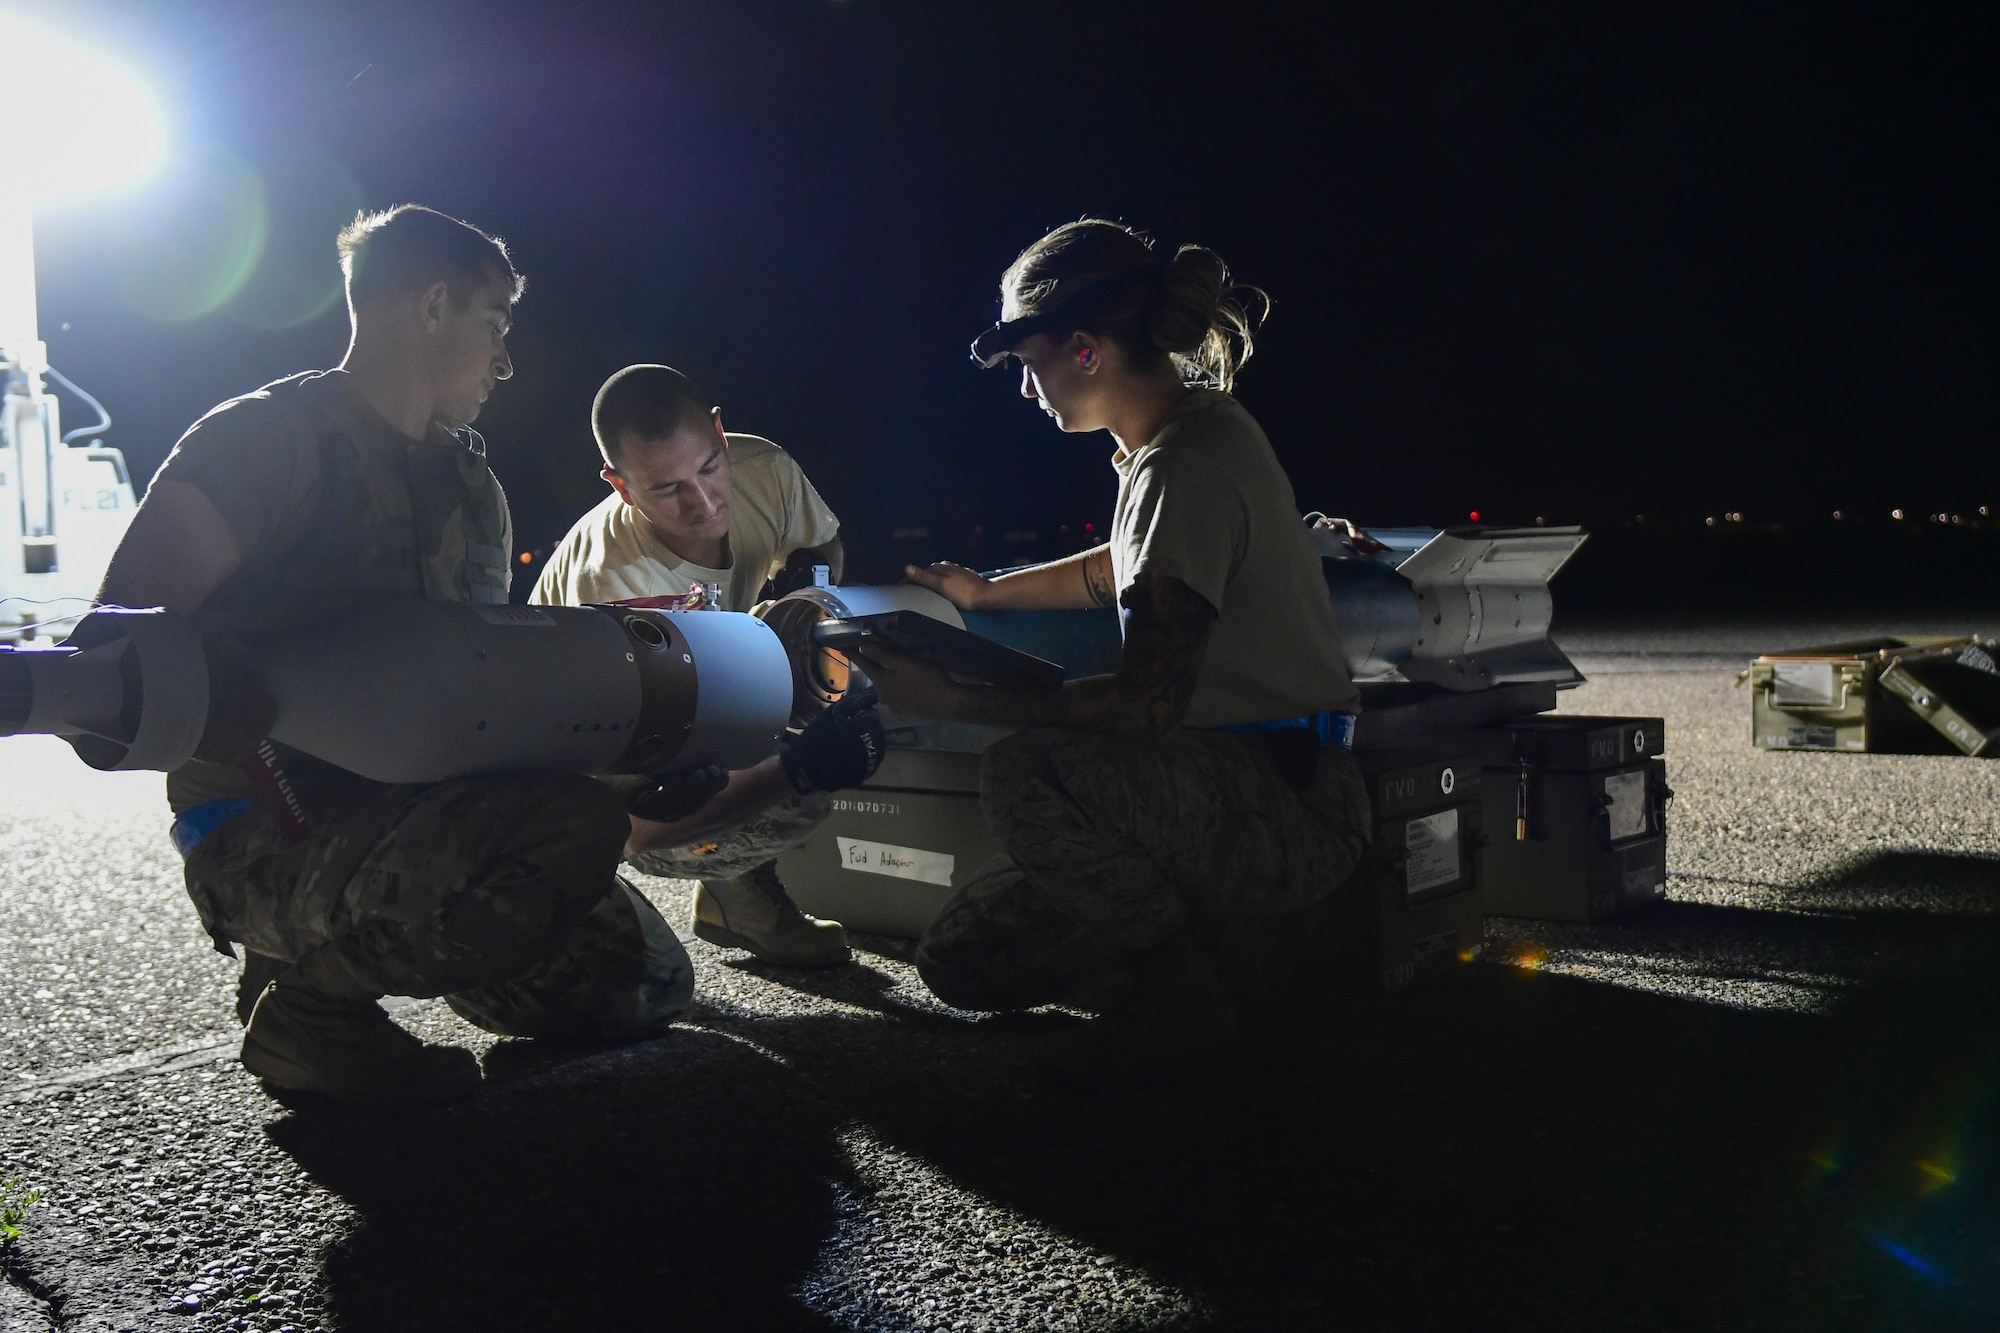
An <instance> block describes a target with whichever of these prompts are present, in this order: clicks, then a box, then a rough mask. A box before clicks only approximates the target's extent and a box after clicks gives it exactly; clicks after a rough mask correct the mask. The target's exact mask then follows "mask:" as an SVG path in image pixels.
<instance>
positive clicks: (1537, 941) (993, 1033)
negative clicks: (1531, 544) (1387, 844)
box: [0, 623, 2000, 1331]
mask: <svg viewBox="0 0 2000 1333" xmlns="http://www.w3.org/2000/svg"><path fill="white" fill-rule="evenodd" d="M1927 627H1934V628H1937V629H1938V630H1940V631H1944V630H1950V629H1953V628H1956V627H1955V626H1953V625H1952V624H1950V623H1944V624H1940V625H1936V626H1927ZM1875 628H1879V627H1875V626H1869V627H1855V626H1806V625H1793V626H1783V627H1773V626H1768V625H1766V626H1737V627H1730V626H1724V627H1719V628H1717V627H1710V628H1705V629H1704V628H1700V627H1695V628H1687V627H1657V626H1655V627H1646V626H1638V627H1626V628H1618V627H1608V628H1606V627H1599V628H1596V629H1588V628H1586V629H1572V630H1568V631H1566V632H1565V634H1564V636H1563V637H1564V639H1565V642H1566V643H1567V644H1568V646H1570V647H1571V649H1572V651H1573V652H1575V653H1576V655H1577V656H1578V659H1579V661H1580V662H1581V664H1582V665H1583V666H1584V668H1585V670H1586V671H1587V672H1588V673H1589V674H1590V675H1591V677H1592V680H1591V683H1590V684H1589V685H1588V686H1586V687H1584V688H1582V689H1580V690H1577V691H1574V692H1572V693H1571V694H1568V695H1566V696H1565V699H1564V708H1565V710H1566V711H1582V712H1596V713H1640V714H1648V715H1663V716H1664V717H1665V718H1666V720H1667V727H1668V732H1667V734H1668V740H1669V752H1668V753H1669V763H1670V778H1671V781H1672V784H1673V786H1674V788H1675V791H1676V793H1677V798H1676V800H1675V802H1674V807H1673V831H1672V838H1671V843H1670V849H1669V867H1670V871H1671V876H1670V885H1669V901H1668V902H1666V903H1663V904H1660V905H1659V906H1657V907H1655V908H1653V909H1649V910H1648V911H1646V912H1644V913H1642V914H1639V915H1637V916H1634V917H1631V918H1627V919H1625V920H1622V921H1617V922H1611V923H1605V924H1601V925H1596V926H1566V925H1553V924H1549V923H1537V922H1528V921H1519V920H1506V919H1502V918H1497V917H1496V918H1491V919H1490V921H1489V933H1488V944H1489V950H1488V960H1487V961H1486V962H1483V963H1479V964H1475V965H1471V966H1467V967H1465V968H1462V969H1459V970H1458V971H1457V972H1455V973H1453V974H1452V975H1450V976H1448V977H1446V978H1443V979H1441V980H1438V981H1436V982H1433V983H1430V984H1428V985H1426V986H1423V987H1420V988H1418V989H1416V990H1413V991H1409V992H1405V993H1403V994H1400V995H1397V996H1392V997H1387V998H1383V999H1376V1000H1339V1001H1327V1002H1322V1003H1315V1004H1314V1005H1311V1006H1306V1007H1302V1008H1301V1011H1300V1012H1298V1013H1296V1014H1294V1015H1291V1016H1290V1018H1289V1019H1288V1021H1286V1022H1284V1023H1282V1024H1280V1025H1278V1026H1277V1027H1275V1028H1274V1029H1273V1030H1272V1031H1270V1032H1268V1033H1265V1034H1262V1035H1261V1037H1260V1040H1259V1041H1258V1042H1257V1043H1256V1044H1255V1046H1254V1047H1253V1049H1252V1051H1251V1052H1250V1054H1249V1056H1248V1057H1247V1058H1246V1059H1245V1060H1244V1061H1242V1062H1241V1063H1240V1064H1239V1065H1237V1066H1236V1067H1234V1068H1231V1069H1227V1070H1220V1069H1219V1070H1214V1071H1208V1072H1206V1073H1205V1074H1204V1075H1203V1076H1202V1077H1198V1078H1189V1079H1187V1080H1185V1081H1184V1082H1181V1083H1179V1084H1176V1085H1174V1086H1169V1087H1166V1088H1162V1089H1157V1090H1154V1091H1152V1092H1149V1093H1146V1094H1143V1095H1139V1094H1135V1095H1131V1096H1124V1097H1096V1098H1083V1097H1077V1096H1072V1095H1068V1094H1063V1093H1058V1092H1053V1091H1049V1090H1046V1089H1045V1088H1044V1087H1043V1086H1042V1085H1041V1083H1040V1082H1039V1081H1038V1080H1037V1079H1035V1078H1034V1076H1033V1074H1032V1064H1031V1057H1032V1051H1033V1046H1034V1043H1035V1042H1036V1041H1037V1039H1038V1038H1039V1037H1040V1036H1042V1035H1043V1034H1044V1033H1046V1032H1048V1031H1051V1030H1054V1029H1059V1028H1062V1027H1065V1026H1067V1025H1068V1024H1069V1023H1071V1022H1072V1021H1073V1020H1072V1019H1070V1018H1069V1017H1067V1016H1065V1015H1062V1014H1060V1013H1046V1014H1036V1015H1028V1016H1023V1017H1019V1018H1014V1019H1005V1020H995V1019H983V1020H982V1019H979V1018H977V1017H975V1016H972V1015H967V1014H961V1013H956V1012H954V1011H952V1010H949V1009H946V1008H943V1007H941V1006H939V1005H937V1004H936V1003H935V1002H933V1001H931V1000H930V999H929V998H928V997H927V995H926V994H925V992H924V991H923V989H922V987H921V985H919V984H918V983H917V981H916V979H915V976H914V973H913V971H912V969H911V968H910V966H909V964H908V956H909V955H908V948H907V946H906V945H904V944H902V943H899V942H896V941H890V940H875V939H868V940H863V941H862V942H861V943H862V945H863V948H862V950H861V952H860V954H859V960H858V962H857V964H856V965H855V966H853V967H849V968H844V969H839V970H836V971H834V972H832V973H824V974H813V975H805V976H794V975H787V974H784V973H782V972H778V971H775V970H772V969H767V968H764V967H762V966H759V965H755V964H750V963H746V962H744V961H742V958H741V956H740V955H732V954H728V953H726V952H722V951H717V950H714V949H712V948H709V947H708V946H706V945H703V944H700V943H699V942H696V943H694V944H693V945H692V949H691V951H692V952H693V953H694V955H695V957H696V960H697V966H698V967H699V968H700V969H701V975H702V987H701V992H700V997H699V1006H698V1009H697V1012H696V1014H695V1016H694V1018H693V1020H692V1021H691V1022H690V1023H689V1024H688V1025H687V1026H686V1027H685V1028H684V1029H683V1030H681V1031H680V1032H679V1033H678V1034H677V1035H675V1036H673V1037H670V1038H668V1039H664V1040H661V1041H656V1042H651V1043H647V1044H644V1045H641V1046H636V1047H631V1048H627V1049H624V1050H618V1051H608V1052H599V1053H595V1054H586V1055H581V1056H574V1055H572V1056H569V1057H565V1056H563V1055H561V1054H560V1053H550V1052H544V1051H540V1050H538V1049H535V1048H534V1047H533V1045H532V1044H531V1043H519V1042H500V1043H494V1042H492V1041H491V1039H489V1038H486V1037H484V1036H483V1035H482V1034H479V1033H477V1032H475V1031H473V1030H472V1029H470V1028H467V1027H466V1026H465V1025H463V1024H462V1023H460V1022H459V1020H458V1019H457V1018H456V1017H454V1016H453V1015H452V1014H451V1013H450V1012H449V1010H447V1009H445V1008H444V1007H443V1006H442V1005H440V1004H437V1003H435V1002H421V1003H411V1004H407V1005H405V1006H403V1007H402V1008H400V1009H399V1010H398V1016H399V1017H400V1018H401V1019H402V1021H404V1022H406V1023H408V1024H410V1025H411V1026H413V1027H414V1028H416V1029H417V1030H419V1031H421V1032H423V1033H424V1034H425V1035H427V1036H430V1037H432V1038H434V1039H445V1040H454V1041H460V1042H463V1043H465V1044H467V1045H471V1046H473V1047H475V1048H476V1049H479V1050H480V1051H482V1053H483V1054H484V1056H485V1059H486V1063H487V1069H488V1074H489V1080H490V1086H489V1087H488V1088H487V1089H486V1090H485V1091H484V1092H483V1093H482V1094H481V1095H480V1096H479V1097H477V1098H475V1099H473V1100H472V1101H470V1102H468V1103H465V1104H462V1105H459V1106H455V1107H448V1108H442V1109H438V1110H432V1111H425V1112H420V1113H408V1114H396V1115H389V1114H375V1113H368V1114H364V1113H345V1112H329V1111H326V1110H324V1109H318V1110H316V1109H313V1108H310V1107H303V1108H291V1107H287V1106H283V1105H280V1104H279V1103H277V1102H275V1101H273V1100H271V1099H269V1098H268V1097H266V1096H264V1095H263V1094H262V1093H261V1092H260V1091H259V1090H258V1089H257V1087H256V1086H255V1084H254V1083H252V1082H251V1080H250V1079H248V1078H247V1077H246V1076H245V1075H243V1074H242V1073H241V1072H240V1071H239V1070H238V1069H237V1068H236V1067H235V1065H234V1063H233V1050H234V1044H235V1039H236V1032H235V1026H234V1023H233V1019H232V1016H231V1014H230V1010H229V1002H230V993H231V987H232V986H233V982H234V968H233V965H232V964H231V963H229V961H228V960H226V959H223V958H221V957H219V956H218V955H216V954H215V953H214V952H213V951H212V950H211V949H209V947H208V944H207V941H206V939H205V937H203V936H202V934H201V933H200V931H199V929H198V928H197V927H196V925H195V923H194V920H193V914H192V912H191V911H190V910H189V908H188V907H187V904H186V901H185V899H184V897H183V895H182V893H181V890H180V887H179V882H178V869H177V866H176V864H175V860H174V858H173V855H172V853H171V851H170V850H169V849H168V848H167V845H166V842H165V839H164V837H163V836H162V823H163V819H162V817H161V805H160V799H161V798H160V782H159V779H158V778H157V777H151V776H146V775H97V774H91V773H89V772H88V771H87V770H85V769H83V767H82V766H81V765H80V764H79V763H77V762H76V761H75V760H74V758H73V757H72V756H71V755H70V754H69V752H68V751H67V749H66V748H64V747H61V746H60V745H59V744H57V743H55V742H50V741H46V740H43V739H39V738H17V739H12V740H5V741H0V811H4V813H0V826H4V831H5V836H6V838H7V844H6V845H7V846H8V848H9V851H10V855H9V857H8V858H7V861H6V864H5V866H4V868H0V977H4V978H5V980H6V982H7V1001H8V1003H7V1007H6V1009H5V1010H4V1011H0V1012H5V1013H6V1014H7V1016H8V1017H7V1021H6V1022H5V1024H4V1027H3V1028H0V1175H7V1174H18V1175H19V1176H20V1177H22V1178H23V1180H24V1181H26V1182H27V1183H28V1184H30V1185H32V1186H35V1187H39V1188H40V1189H42V1190H43V1191H44V1192H45V1199H44V1202H43V1203H41V1204H39V1205H37V1206H36V1207H35V1208H34V1209H33V1210H32V1212H31V1213H30V1214H29V1216H28V1220H27V1223H26V1234H25V1235H24V1237H23V1239H22V1240H21V1241H20V1242H19V1243H17V1244H16V1245H15V1246H14V1247H13V1248H12V1250H11V1252H10V1253H9V1254H8V1256H7V1257H6V1259H5V1261H4V1264H0V1268H4V1276H5V1280H0V1329H16V1328H19V1329H42V1328H60V1329H85V1328H91V1329H95V1328H104V1329H112V1328H153V1327H161V1328H212V1329H224V1328H227V1329H256V1330H267V1331H268V1330H278V1329H296V1330H301V1331H303V1330H307V1329H352V1330H376V1329H425V1330H437V1329H480V1330H492V1329H511V1328H522V1329H538V1330H539V1329H566V1328H577V1329H585V1328H588V1329H599V1328H666V1327H684V1328H696V1329H737V1328H742V1329H762V1328H805V1329H857V1330H861V1329H868V1330H873V1329H913V1330H914V1329H926V1330H928V1329H992V1330H1016V1329H1093V1330H1095V1329H1135V1330H1136V1329H1196V1328H1203V1329H1206V1328H1217V1329H1281V1328H1300V1329H1320V1328H1333V1327H1338V1328H1342V1329H1348V1328H1353V1329H1408V1328H1462V1327H1468V1326H1478V1325H1496V1324H1504V1325H1527V1324H1530V1323H1532V1324H1534V1325H1535V1326H1539V1327H1544V1328H1555V1329H1577V1330H1598V1329H1604V1328H1725V1327H1726V1328H1734V1329H1885V1328H1886V1329H1937V1328H1953V1327H1964V1328H1979V1327H1991V1326H1993V1325H1994V1323H1995V1322H1996V1321H2000V1225H1996V1222H1995V1217H1996V1215H2000V1212H1996V1208H1995V1205H1996V1203H2000V1189H1996V1185H1995V1166H1994V1164H1995V1161H1996V1149H2000V1114H1996V1113H2000V1005H1996V1002H1995V1000H1996V996H1995V984H1994V973H1993V967H1994V961H1995V958H1996V956H2000V914H1996V906H2000V800H1996V797H2000V765H1993V764H1988V763H1984V762H1980V761H1973V760H1963V759H1956V758H1942V757H1901V756H1889V755H1881V756H1846V755H1842V756H1835V755H1798V754H1769V753H1763V752H1759V751H1756V750H1754V749H1752V748H1751V747H1750V745H1749V744H1748V741H1747V733H1748V701H1747V698H1746V697H1745V696H1744V695H1743V694H1742V693H1740V692H1739V691H1737V690H1736V689H1734V688H1733V686H1732V683H1731V680H1732V676H1733V673H1734V671H1735V670H1736V669H1738V668H1740V667H1741V665H1742V664H1743V662H1744V661H1745V660H1746V659H1747V656H1748V655H1749V654H1750V653H1752V652H1754V651H1757V650H1759V649H1767V648H1775V647H1785V646H1792V645H1793V644H1796V643H1800V642H1809V641H1813V640H1816V639H1826V638H1834V637H1840V636H1841V635H1843V634H1850V633H1853V632H1856V631H1857V630H1859V629H1875ZM1891 628H1892V629H1893V628H1897V627H1891ZM1907 628H1918V627H1915V626H1912V627H1907ZM646 888H647V890H648V892H650V893H652V894H653V895H654V896H655V898H656V901H658V902H659V903H660V904H661V906H662V908H663V909H664V910H666V911H667V912H668V913H669V916H670V918H673V917H680V918H684V917H685V913H686V910H687V903H686V896H687V893H686V891H687V886H686V885H681V884H675V883H671V882H668V881H649V882H648V883H647V884H646Z"/></svg>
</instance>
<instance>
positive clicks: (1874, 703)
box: [1738, 638, 1974, 754]
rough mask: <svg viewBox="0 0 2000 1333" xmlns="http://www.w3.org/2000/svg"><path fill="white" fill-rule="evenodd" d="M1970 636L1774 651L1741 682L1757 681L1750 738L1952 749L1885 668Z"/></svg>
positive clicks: (1852, 747)
mask: <svg viewBox="0 0 2000 1333" xmlns="http://www.w3.org/2000/svg"><path fill="white" fill-rule="evenodd" d="M1973 642H1974V641H1973V640H1972V639H1970V638H1957V639H1897V638H1878V639H1864V640H1859V641H1856V642H1853V643H1835V644H1827V645H1825V646H1823V647H1818V648H1797V649H1793V650H1791V651H1788V652H1782V653H1767V654H1765V655H1764V656H1762V657H1759V658H1758V659H1757V660H1756V661H1754V662H1752V663H1751V664H1750V668H1749V670H1748V671H1746V672H1744V673H1743V675H1742V676H1740V677H1738V682H1739V683H1741V682H1743V681H1748V682H1749V685H1750V739H1751V742H1752V744H1754V745H1756V746H1758V747H1760V748H1762V749H1766V750H1843V751H1851V752H1863V751H1865V752H1870V753H1878V754H1880V753H1890V754H1948V753H1950V752H1951V750H1952V748H1953V747H1952V744H1951V743H1950V742H1948V741H1947V740H1946V739H1945V737H1944V736H1943V735H1942V734H1940V733H1939V732H1938V731H1936V730H1934V729H1933V728H1932V727H1931V726H1930V724H1929V723H1927V722H1926V721H1925V720H1924V719H1923V718H1922V717H1919V716H1918V715H1917V714H1915V713H1913V712H1911V711H1910V709H1909V708H1908V707H1907V706H1906V704H1905V701H1904V700H1903V699H1902V698H1900V697H1898V696H1897V695H1895V694H1892V693H1890V692H1889V691H1888V690H1886V689H1884V688H1883V685H1882V675H1883V673H1884V672H1885V671H1887V670H1888V669H1889V667H1890V666H1891V665H1892V664H1893V663H1895V662H1896V661H1898V660H1899V659H1901V658H1903V657H1905V656H1907V655H1909V654H1911V653H1932V652H1938V651H1942V650H1945V649H1951V650H1953V651H1954V652H1956V651H1958V650H1961V649H1964V648H1966V647H1970V646H1972V645H1973Z"/></svg>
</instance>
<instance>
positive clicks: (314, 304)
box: [228, 145, 364, 330]
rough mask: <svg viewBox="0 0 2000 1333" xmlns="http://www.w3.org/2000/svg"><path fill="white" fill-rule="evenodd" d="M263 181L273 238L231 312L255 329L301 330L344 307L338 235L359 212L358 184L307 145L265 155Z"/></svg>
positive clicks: (351, 175)
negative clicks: (335, 244)
mask: <svg viewBox="0 0 2000 1333" xmlns="http://www.w3.org/2000/svg"><path fill="white" fill-rule="evenodd" d="M258 177H259V179H260V181H261V182H262V186H263V191H264V199H265V202H266V204H267V206H268V209H269V235H268V240H267V244H266V245H265V247H264V250H263V255H262V259H261V262H259V263H258V265H257V266H256V270H255V272H254V273H253V274H252V275H251V276H250V278H249V280H248V281H247V282H246V283H244V284H243V287H242V290H241V291H240V292H239V293H237V295H236V298H235V299H234V300H233V301H231V302H230V303H229V309H228V314H229V316H230V318H232V319H236V320H240V321H241V322H243V323H245V324H248V325H249V326H250V327H251V328H255V329H271V330H276V329H290V328H297V327H298V326H299V325H301V324H307V323H310V322H311V321H313V320H315V319H318V318H319V317H320V316H321V315H324V314H325V313H326V312H327V311H329V310H331V309H333V308H334V307H335V306H337V305H339V304H340V303H341V297H342V294H343V289H342V287H341V281H340V264H339V262H338V261H337V260H336V259H335V257H334V252H333V238H334V236H335V234H337V233H338V232H339V230H340V229H341V228H342V227H343V226H345V225H347V224H348V223H349V222H352V221H353V220H354V215H355V213H356V212H358V211H359V210H360V208H361V206H362V204H363V202H364V199H363V196H362V190H361V184H360V182H359V181H357V180H356V179H355V178H354V173H353V172H351V171H349V170H348V169H347V167H346V166H345V165H344V164H342V163H341V162H339V161H336V160H335V159H334V158H332V157H329V156H327V155H326V154H324V153H321V152H317V151H315V150H313V149H311V148H308V147H305V146H303V145H295V146H293V147H292V148H291V149H290V150H289V151H288V152H287V153H285V155H284V156H283V157H282V158H270V159H263V158H260V159H259V163H258Z"/></svg>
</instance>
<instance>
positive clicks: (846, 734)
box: [780, 690, 887, 796]
mask: <svg viewBox="0 0 2000 1333" xmlns="http://www.w3.org/2000/svg"><path fill="white" fill-rule="evenodd" d="M886 746H887V740H886V738H885V736H884V735H883V732H882V717H881V715H880V714H879V713H877V712H876V711H875V691H873V690H862V691H861V692H860V693H858V694H850V695H848V696H847V697H846V698H845V699H842V700H841V701H840V702H839V703H837V704H835V705H833V706H832V707H831V708H829V709H827V710H826V711H825V712H824V713H821V714H820V715H819V716H818V717H816V718H814V719H813V720H812V721H811V722H809V723H807V724H806V729H805V730H804V731H802V732H800V733H799V735H798V739H797V740H795V741H793V742H792V743H791V744H790V745H788V746H786V747H785V752H784V754H783V755H782V756H780V759H781V761H782V762H783V764H784V766H785V776H786V777H787V778H790V779H791V783H792V790H793V791H795V792H797V793H798V794H799V795H801V796H803V795H805V794H806V793H807V792H814V791H839V790H840V789H841V788H842V787H858V786H860V785H861V784H862V783H864V782H866V781H868V779H869V778H871V777H873V776H874V775H875V770H876V769H877V768H879V767H881V764H882V754H883V751H884V749H885V748H886Z"/></svg>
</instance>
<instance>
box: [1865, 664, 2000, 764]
mask: <svg viewBox="0 0 2000 1333" xmlns="http://www.w3.org/2000/svg"><path fill="white" fill-rule="evenodd" d="M1996 651H2000V645H1996V644H1993V643H1979V642H1973V643H1968V644H1965V645H1964V646H1963V647H1948V648H1943V649H1938V650H1935V651H1932V652H1922V653H1908V654H1905V655H1902V656H1898V657H1895V658H1893V659H1891V661H1890V662H1889V664H1888V666H1886V667H1884V668H1883V670H1882V677H1881V683H1882V689H1883V691H1884V692H1885V693H1887V694H1891V695H1894V696H1895V697H1896V698H1898V699H1901V700H1902V701H1903V702H1904V703H1905V704H1906V705H1908V707H1909V709H1910V711H1911V712H1912V713H1915V714H1916V715H1917V716H1918V717H1920V718H1922V719H1923V720H1924V721H1925V722H1927V723H1929V724H1930V726H1931V728H1932V729H1933V730H1935V731H1936V732H1937V733H1938V734H1939V735H1941V736H1943V737H1944V738H1945V739H1946V740H1948V741H1950V742H1951V743H1952V744H1953V745H1955V746H1957V747H1958V749H1959V750H1961V751H1962V752H1964V753H1966V754H1969V755H1974V756H1980V757H1984V756H1992V755H2000V661H1996V659H1995V653H1996Z"/></svg>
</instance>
